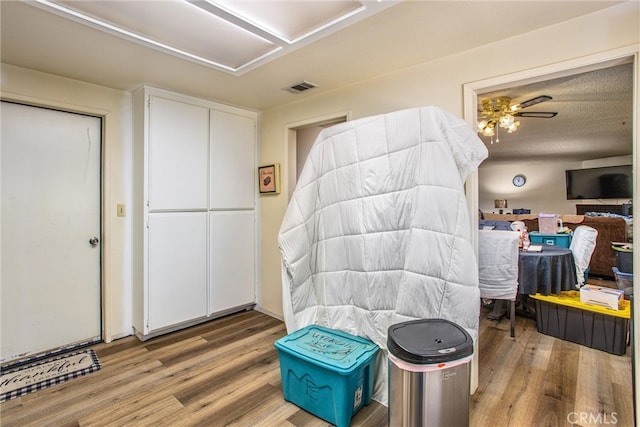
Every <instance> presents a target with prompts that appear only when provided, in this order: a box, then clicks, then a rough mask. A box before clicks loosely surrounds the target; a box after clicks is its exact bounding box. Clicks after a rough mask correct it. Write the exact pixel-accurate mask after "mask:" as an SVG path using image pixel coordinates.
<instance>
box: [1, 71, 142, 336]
mask: <svg viewBox="0 0 640 427" xmlns="http://www.w3.org/2000/svg"><path fill="white" fill-rule="evenodd" d="M1 87H2V97H3V99H7V100H16V101H21V102H25V103H29V104H35V105H40V106H47V107H55V108H59V109H63V110H68V111H75V112H82V113H88V114H94V115H100V116H103V126H104V130H103V144H102V145H103V171H102V173H103V180H104V182H103V184H102V188H103V190H102V192H103V194H102V200H103V213H102V216H103V238H102V243H103V266H102V277H103V283H102V286H103V300H104V307H105V312H104V316H103V317H104V319H105V320H106V322H105V323H104V324H103V338H104V339H105V340H107V341H110V340H111V339H114V338H118V337H122V336H126V335H131V332H132V329H131V219H130V217H124V218H120V217H117V216H116V204H117V203H122V202H123V203H126V206H127V207H131V200H132V199H131V179H132V176H131V157H132V108H131V106H132V102H131V94H130V93H128V92H121V91H117V90H113V89H109V88H105V87H102V86H97V85H93V84H89V83H84V82H79V81H76V80H71V79H65V78H62V77H57V76H53V75H50V74H44V73H39V72H36V71H32V70H27V69H24V68H19V67H15V66H12V65H8V64H2V81H1Z"/></svg>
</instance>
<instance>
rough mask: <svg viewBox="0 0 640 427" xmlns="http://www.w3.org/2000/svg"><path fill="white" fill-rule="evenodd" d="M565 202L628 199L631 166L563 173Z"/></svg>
mask: <svg viewBox="0 0 640 427" xmlns="http://www.w3.org/2000/svg"><path fill="white" fill-rule="evenodd" d="M565 175H566V183H567V200H579V199H630V198H631V197H632V182H633V181H632V172H631V165H622V166H607V167H602V168H590V169H573V170H567V171H565Z"/></svg>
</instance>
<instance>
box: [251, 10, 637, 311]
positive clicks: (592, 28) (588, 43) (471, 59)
mask: <svg viewBox="0 0 640 427" xmlns="http://www.w3.org/2000/svg"><path fill="white" fill-rule="evenodd" d="M638 17H639V11H638V2H626V3H624V4H621V5H616V6H613V7H611V8H608V9H606V10H603V11H600V12H597V13H594V14H591V15H587V16H584V17H581V18H578V19H574V20H571V21H567V22H564V23H561V24H558V25H554V26H551V27H548V28H545V29H541V30H537V31H534V32H531V33H527V34H524V35H520V36H517V37H513V38H510V39H506V40H503V41H500V42H497V43H493V44H491V45H487V46H483V47H481V48H477V49H473V50H469V51H466V52H462V53H460V54H457V55H452V56H449V57H447V58H443V59H440V60H436V61H432V62H428V63H424V64H421V65H418V66H414V67H411V68H408V69H406V70H403V71H400V72H395V73H392V74H389V75H386V76H382V77H380V78H376V79H372V80H369V81H366V82H361V83H360V84H356V85H352V86H349V87H347V88H344V89H340V90H336V91H333V92H331V93H327V94H319V95H316V96H309V97H307V98H304V99H302V100H300V101H298V102H292V103H290V104H287V105H284V106H280V107H277V108H273V109H270V110H266V111H264V112H263V120H262V128H261V138H260V139H261V143H260V144H261V145H260V163H261V164H266V163H267V162H278V163H280V164H282V165H285V167H286V165H288V164H289V163H288V152H287V141H286V138H285V139H283V138H282V136H283V135H286V133H285V131H284V130H285V128H286V127H287V126H288V124H291V123H296V122H300V121H303V120H311V119H313V118H314V117H321V116H326V115H327V114H330V113H333V112H336V111H349V112H350V113H351V118H352V119H357V118H360V117H365V116H369V115H375V114H381V113H386V112H389V111H394V110H398V109H403V108H409V107H416V106H420V105H436V106H439V107H441V108H444V109H445V110H448V111H450V112H452V113H454V114H457V115H459V116H462V115H463V96H462V94H463V85H464V84H465V83H470V82H474V81H478V80H483V79H488V78H491V77H496V76H501V75H505V74H509V73H515V72H519V71H522V70H527V69H532V68H537V67H542V66H546V65H550V64H554V63H558V62H562V61H567V60H571V59H575V58H579V57H582V56H587V55H592V54H595V53H599V52H604V51H607V50H611V49H615V48H620V47H624V46H629V45H632V44H637V43H638V41H639V23H638V21H639V19H638ZM460 30H461V31H464V28H461V29H460ZM398 48H401V47H398ZM425 49H428V44H427V43H425ZM319 83H320V84H321V82H319ZM525 173H526V172H525ZM288 176H289V173H288V171H287V170H283V171H282V178H283V180H286V179H287V177H288ZM510 179H511V178H509V182H510ZM282 188H283V189H287V188H289V187H288V183H287V182H283V183H282ZM288 199H289V195H288V194H287V193H286V192H283V194H280V195H278V196H277V197H271V198H262V199H261V227H262V246H261V255H262V260H261V286H262V293H261V295H262V296H261V301H260V305H261V306H262V307H263V308H264V309H266V310H267V311H269V312H271V313H278V314H282V297H281V292H282V291H281V277H280V252H279V250H278V247H277V234H278V230H279V228H280V223H281V221H282V217H283V215H284V212H285V209H286V207H287V201H288Z"/></svg>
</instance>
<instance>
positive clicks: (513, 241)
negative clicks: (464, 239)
mask: <svg viewBox="0 0 640 427" xmlns="http://www.w3.org/2000/svg"><path fill="white" fill-rule="evenodd" d="M519 239H520V233H518V232H516V231H501V230H479V231H478V279H479V282H480V296H481V298H487V299H508V300H512V301H513V300H515V298H516V294H517V293H518V240H519Z"/></svg>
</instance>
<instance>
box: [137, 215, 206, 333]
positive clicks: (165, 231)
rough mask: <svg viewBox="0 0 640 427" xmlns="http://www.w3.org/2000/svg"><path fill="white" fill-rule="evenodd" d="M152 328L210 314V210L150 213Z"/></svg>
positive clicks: (149, 266)
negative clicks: (208, 271)
mask: <svg viewBox="0 0 640 427" xmlns="http://www.w3.org/2000/svg"><path fill="white" fill-rule="evenodd" d="M148 224H149V228H148V245H149V248H148V257H149V259H148V268H149V274H148V295H149V299H148V304H149V308H148V311H147V312H148V313H149V319H148V325H149V330H156V329H160V328H163V327H166V326H170V325H174V324H178V323H180V322H184V321H187V320H192V319H196V318H198V317H202V316H205V315H206V314H207V213H206V212H180V213H178V212H175V213H174V212H172V213H153V214H149V221H148Z"/></svg>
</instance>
